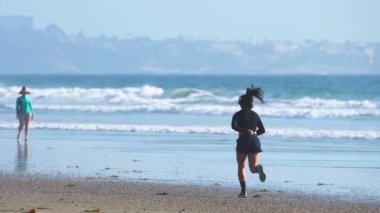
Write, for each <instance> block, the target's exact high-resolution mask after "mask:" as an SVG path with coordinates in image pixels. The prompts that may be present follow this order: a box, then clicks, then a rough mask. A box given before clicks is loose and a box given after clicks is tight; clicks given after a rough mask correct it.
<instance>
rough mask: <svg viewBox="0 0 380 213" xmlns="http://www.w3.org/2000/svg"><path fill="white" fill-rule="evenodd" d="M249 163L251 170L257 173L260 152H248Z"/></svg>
mask: <svg viewBox="0 0 380 213" xmlns="http://www.w3.org/2000/svg"><path fill="white" fill-rule="evenodd" d="M248 163H249V170H250V171H251V172H252V173H256V172H257V171H256V167H257V165H259V153H249V154H248Z"/></svg>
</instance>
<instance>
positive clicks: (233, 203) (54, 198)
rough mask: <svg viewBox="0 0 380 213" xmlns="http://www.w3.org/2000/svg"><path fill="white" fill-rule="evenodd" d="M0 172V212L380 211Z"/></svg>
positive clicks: (230, 191)
mask: <svg viewBox="0 0 380 213" xmlns="http://www.w3.org/2000/svg"><path fill="white" fill-rule="evenodd" d="M238 190H239V188H236V189H235V188H227V187H223V186H220V185H211V186H199V185H183V184H165V183H151V182H143V181H141V182H134V181H122V180H118V179H111V178H110V179H92V178H73V177H66V176H49V175H26V176H23V175H17V174H4V173H1V172H0V212H28V211H29V209H35V210H36V212H379V211H380V203H378V202H372V203H371V202H364V201H361V200H357V201H347V200H344V199H341V198H340V197H339V196H327V195H312V194H302V193H290V192H282V191H268V190H259V191H255V190H252V189H251V190H249V191H248V193H249V194H248V198H246V199H244V198H237V194H238Z"/></svg>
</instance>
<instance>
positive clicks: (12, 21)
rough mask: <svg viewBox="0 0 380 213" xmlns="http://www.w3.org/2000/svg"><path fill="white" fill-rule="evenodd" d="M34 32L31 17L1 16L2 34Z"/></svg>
mask: <svg viewBox="0 0 380 213" xmlns="http://www.w3.org/2000/svg"><path fill="white" fill-rule="evenodd" d="M32 30H33V17H31V16H0V31H2V32H17V31H32Z"/></svg>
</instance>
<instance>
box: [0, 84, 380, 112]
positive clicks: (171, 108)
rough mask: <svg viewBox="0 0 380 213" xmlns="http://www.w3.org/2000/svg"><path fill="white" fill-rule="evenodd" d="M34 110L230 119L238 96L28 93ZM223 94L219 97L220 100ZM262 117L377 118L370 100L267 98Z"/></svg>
mask: <svg viewBox="0 0 380 213" xmlns="http://www.w3.org/2000/svg"><path fill="white" fill-rule="evenodd" d="M19 89H20V88H19V87H0V105H2V106H3V107H5V108H14V107H15V106H14V102H15V100H14V99H15V94H17V93H18V91H19ZM32 91H33V93H32V94H31V97H32V99H33V106H34V109H35V110H54V111H85V112H103V113H109V112H126V113H128V112H150V113H155V112H156V113H181V114H202V115H231V114H232V113H234V112H236V111H237V110H239V106H238V105H237V99H238V96H235V95H232V94H228V95H224V94H223V93H220V94H217V93H216V92H209V91H206V90H201V89H196V88H176V89H172V90H164V89H163V88H161V87H155V86H150V85H144V86H142V87H125V88H77V87H75V88H45V89H38V88H33V90H32ZM221 94H223V95H221ZM255 111H257V112H258V113H259V114H260V115H262V116H267V117H281V118H295V117H300V118H325V117H327V118H340V117H343V118H344V117H361V116H367V117H368V116H369V117H371V116H380V103H379V102H378V101H374V100H337V99H321V98H310V97H304V98H300V99H268V100H267V102H266V104H265V105H261V104H258V105H256V106H255Z"/></svg>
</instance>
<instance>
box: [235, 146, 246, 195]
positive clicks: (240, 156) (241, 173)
mask: <svg viewBox="0 0 380 213" xmlns="http://www.w3.org/2000/svg"><path fill="white" fill-rule="evenodd" d="M246 158H247V154H245V153H241V152H238V151H236V159H237V163H238V177H239V182H240V187H241V192H240V194H239V197H247V189H246V179H245V159H246Z"/></svg>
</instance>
